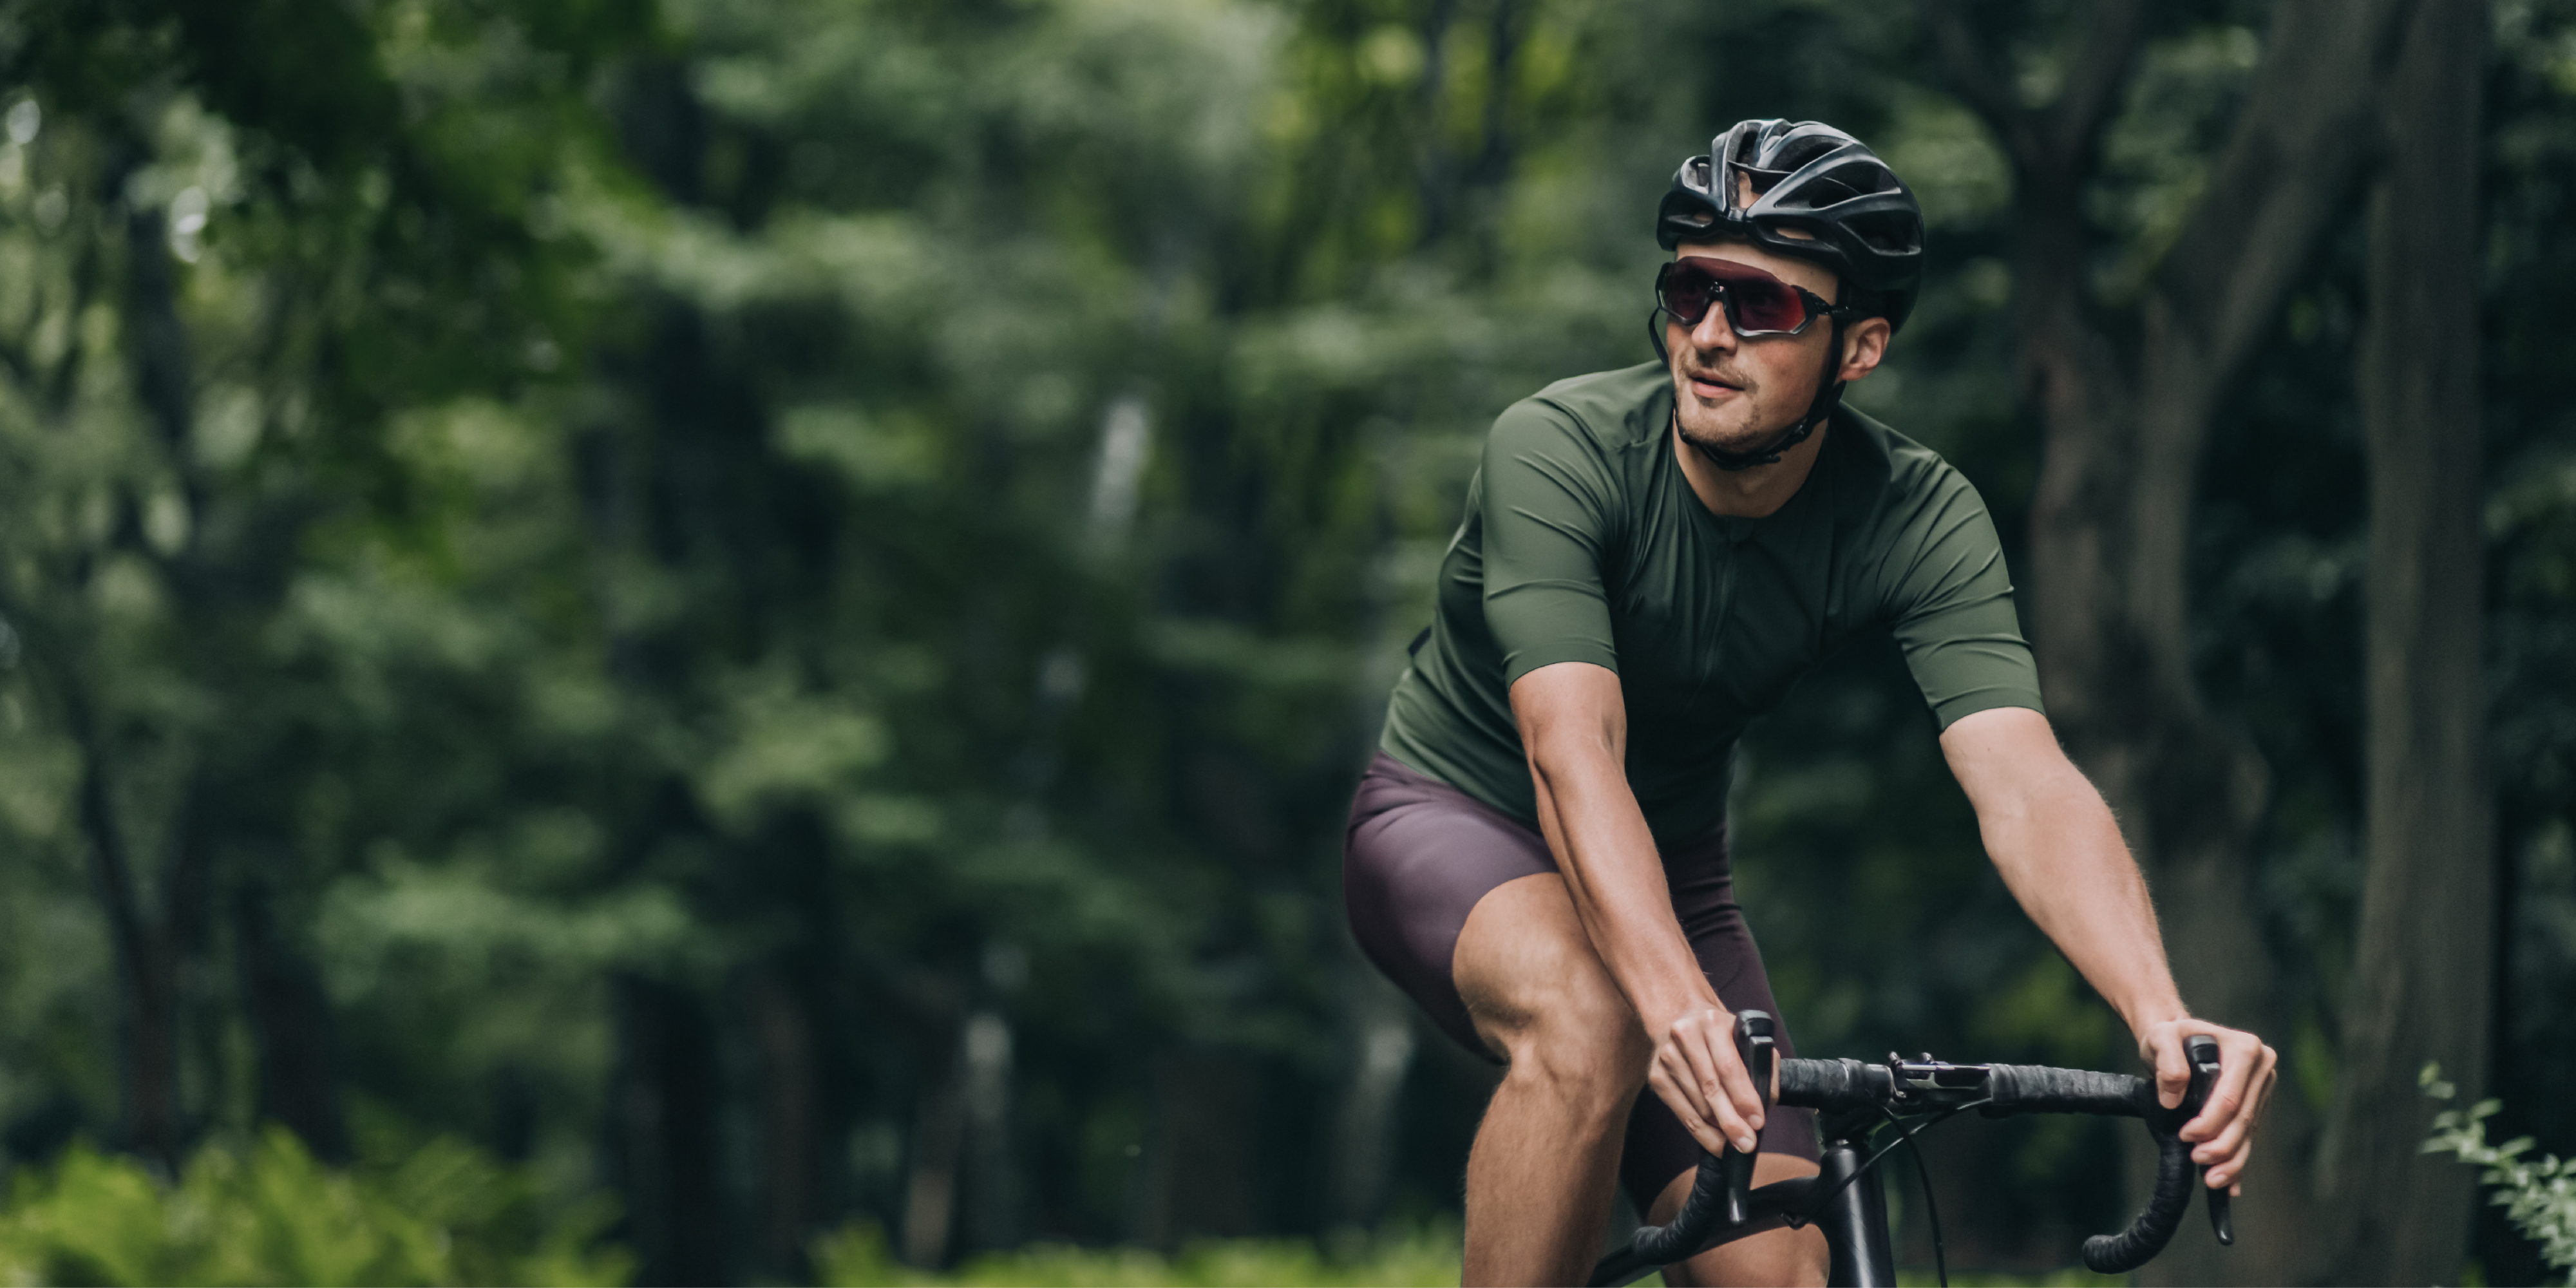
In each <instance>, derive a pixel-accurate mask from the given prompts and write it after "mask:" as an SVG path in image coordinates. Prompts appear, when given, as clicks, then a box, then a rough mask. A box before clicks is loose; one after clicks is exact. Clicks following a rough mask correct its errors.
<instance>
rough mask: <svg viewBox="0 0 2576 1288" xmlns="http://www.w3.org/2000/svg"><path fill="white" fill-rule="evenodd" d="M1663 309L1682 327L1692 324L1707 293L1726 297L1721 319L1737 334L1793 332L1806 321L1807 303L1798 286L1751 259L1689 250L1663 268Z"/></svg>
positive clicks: (1701, 310) (1699, 315) (1701, 311)
mask: <svg viewBox="0 0 2576 1288" xmlns="http://www.w3.org/2000/svg"><path fill="white" fill-rule="evenodd" d="M1662 295H1663V302H1664V308H1665V309H1666V310H1668V311H1670V312H1671V313H1672V315H1673V316H1674V317H1676V318H1678V319H1680V320H1681V323H1682V325H1684V326H1697V325H1699V320H1700V319H1701V318H1702V317H1704V316H1706V315H1707V313H1708V306H1709V301H1710V300H1711V298H1712V297H1718V296H1723V297H1724V299H1725V301H1726V323H1727V325H1728V326H1729V327H1732V328H1734V330H1735V332H1736V334H1738V335H1765V334H1772V333H1777V332H1784V331H1785V332H1795V331H1797V330H1799V329H1800V328H1802V327H1804V326H1806V324H1807V303H1806V301H1805V300H1804V299H1803V298H1801V297H1800V296H1799V294H1798V291H1797V288H1795V287H1793V286H1791V285H1789V284H1788V283H1787V282H1783V281H1781V280H1780V279H1779V278H1776V277H1773V276H1772V275H1770V274H1769V273H1766V272H1763V271H1762V270H1761V269H1758V268H1755V267H1753V266H1752V265H1750V264H1739V263H1736V262H1735V261H1733V260H1729V259H1704V258H1702V257H1700V256H1697V255H1694V256H1692V257H1690V258H1688V259H1681V260H1675V261H1673V262H1672V263H1670V264H1668V265H1666V266H1665V268H1664V274H1663V283H1662Z"/></svg>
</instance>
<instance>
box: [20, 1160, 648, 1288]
mask: <svg viewBox="0 0 2576 1288" xmlns="http://www.w3.org/2000/svg"><path fill="white" fill-rule="evenodd" d="M614 1216H615V1210H614V1208H613V1207H611V1206H610V1205H609V1204H608V1203H607V1202H606V1201H605V1200H604V1199H594V1200H591V1201H589V1202H586V1203H581V1204H577V1205H575V1206H573V1207H571V1208H569V1209H567V1210H565V1211H562V1212H558V1213H555V1214H553V1215H551V1216H545V1215H542V1214H541V1213H540V1212H539V1210H538V1204H537V1198H536V1195H535V1192H534V1190H533V1189H532V1188H531V1186H530V1184H529V1182H528V1181H527V1179H526V1178H525V1177H524V1176H522V1175H521V1174H519V1173H518V1172H516V1171H514V1170H512V1169H510V1168H507V1167H504V1166H501V1165H499V1164H497V1163H495V1162H493V1161H492V1159H491V1158H490V1157H488V1156H487V1155H485V1154H483V1153H482V1152H481V1151H479V1150H476V1149H474V1148H473V1147H471V1146H468V1145H466V1144H464V1143H462V1142H460V1141H457V1140H454V1139H452V1138H447V1137H441V1138H438V1139H435V1140H432V1141H430V1142H429V1143H428V1144H427V1145H425V1146H423V1147H422V1148H420V1149H418V1150H416V1151H414V1152H412V1153H410V1154H409V1155H408V1156H406V1157H404V1158H402V1159H400V1160H398V1161H395V1162H393V1163H391V1164H390V1165H387V1166H383V1167H380V1168H369V1169H360V1170H357V1171H349V1172H344V1171H337V1170H334V1169H331V1168H328V1167H325V1166H323V1165H322V1164H320V1163H318V1162H316V1161H315V1160H314V1158H313V1156H312V1155H311V1154H310V1153H309V1152H307V1151H306V1150H305V1149H304V1147H303V1146H302V1144H300V1143H299V1142H298V1141H297V1140H296V1139H295V1137H294V1136H293V1135H291V1134H290V1133H288V1132H287V1131H286V1130H285V1129H283V1128H277V1127H272V1128H270V1129H268V1130H267V1131H265V1132H263V1133H262V1134H261V1135H260V1136H259V1138H258V1139H257V1140H256V1141H252V1142H246V1143H243V1144H239V1145H224V1144H219V1145H209V1146H207V1147H205V1148H203V1149H200V1150H199V1151H198V1152H197V1154H196V1156H195V1157H194V1158H192V1159H191V1160H189V1162H188V1165H187V1167H186V1168H185V1169H184V1170H183V1171H182V1172H181V1174H180V1176H179V1179H178V1181H177V1183H176V1184H165V1183H163V1182H162V1181H160V1180H158V1179H156V1178H155V1177H154V1176H153V1175H152V1174H151V1173H150V1172H149V1171H148V1170H146V1169H145V1168H144V1167H143V1166H142V1165H141V1164H139V1163H137V1162H135V1161H134V1160H133V1159H130V1158H123V1157H118V1156H114V1155H108V1154H101V1153H99V1152H98V1151H97V1150H95V1149H92V1148H91V1147H90V1146H89V1145H88V1144H87V1143H85V1142H84V1143H76V1144H74V1145H73V1146H72V1147H71V1148H70V1149H69V1150H66V1151H65V1152H64V1153H63V1155H62V1157H61V1158H59V1159H58V1160H56V1161H55V1162H54V1163H53V1164H51V1165H50V1166H46V1167H31V1168H27V1169H24V1170H22V1171H20V1172H19V1173H18V1174H17V1175H16V1176H15V1177H14V1178H12V1185H11V1191H10V1195H9V1202H8V1206H7V1208H6V1209H5V1210H0V1281H6V1282H9V1283H24V1284H39V1283H44V1284H210V1285H211V1284H242V1285H258V1284H389V1285H390V1284H565V1285H579V1284H601V1285H606V1284H622V1283H625V1282H626V1281H627V1280H628V1278H629V1277H630V1276H631V1275H632V1273H633V1270H634V1259H633V1258H632V1257H631V1256H629V1255H628V1254H627V1253H626V1252H625V1251H624V1250H622V1249H619V1248H616V1247H614V1246H611V1245H607V1244H603V1243H601V1242H600V1240H599V1235H600V1232H601V1231H602V1230H604V1229H605V1228H606V1227H607V1226H608V1224H609V1223H610V1222H611V1220H613V1219H614Z"/></svg>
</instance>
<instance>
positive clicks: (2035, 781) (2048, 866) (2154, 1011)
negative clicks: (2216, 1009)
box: [1942, 712, 2187, 1033]
mask: <svg viewBox="0 0 2576 1288" xmlns="http://www.w3.org/2000/svg"><path fill="white" fill-rule="evenodd" d="M1998 714H2001V713H1998ZM2012 714H2015V715H2022V714H2027V715H2028V716H2029V717H2030V719H2029V721H2028V722H2026V723H2029V724H2032V725H2034V726H2035V728H2036V737H2037V738H2038V739H2039V740H2040V746H2038V747H2034V748H2029V749H2015V750H2018V751H2019V752H2020V754H2017V755H2010V756H2005V757H1993V756H1977V755H1973V754H1966V753H1968V752H1969V750H1970V749H1968V748H1966V747H1961V746H1957V745H1954V738H1953V737H1952V735H1948V734H1945V735H1944V736H1943V738H1942V745H1943V748H1944V750H1945V751H1949V752H1951V757H1950V759H1951V763H1952V765H1953V767H1954V768H1956V769H1958V770H1959V771H1960V785H1961V786H1963V787H1965V788H1966V789H1967V790H1968V795H1969V798H1970V800H1972V801H1973V802H1975V804H1976V806H1977V823H1978V827H1979V829H1980V830H1981V831H1982V833H1983V834H1984V839H1985V844H1986V852H1987V854H1988V855H1990V856H1991V857H1992V858H1993V859H1994V863H1995V868H1996V870H1997V871H1998V872H2000V873H2001V874H2002V875H2003V879H2004V884H2005V886H2006V887H2008V888H2010V889H2011V891H2012V892H2013V897H2014V898H2015V899H2017V900H2019V901H2020V902H2021V906H2022V908H2023V910H2025V911H2027V912H2028V913H2029V914H2030V918H2031V920H2032V921H2034V922H2036V923H2038V925H2039V928H2040V929H2041V930H2042V931H2043V932H2045V933H2046V934H2047V935H2048V937H2049V939H2050V940H2051V941H2052V942H2054V943H2055V944H2056V945H2057V947H2058V950H2059V951H2060V952H2063V953H2065V954H2066V959H2067V960H2068V961H2070V962H2072V963H2074V965H2075V969H2076V970H2077V971H2079V972H2081V973H2082V974H2083V976H2084V978H2085V980H2086V981H2087V982H2088V983H2090V984H2092V986H2093V988H2094V990H2095V991H2096V992H2099V993H2100V994H2101V995H2102V997H2103V999H2104V1000H2105V1001H2108V1002H2109V1003H2111V1005H2112V1006H2113V1007H2114V1008H2116V1009H2117V1010H2118V1011H2119V1012H2120V1015H2121V1018H2122V1019H2124V1020H2126V1021H2127V1022H2128V1025H2129V1028H2130V1030H2131V1031H2132V1032H2136V1033H2143V1032H2145V1030H2146V1027H2147V1026H2148V1025H2150V1024H2155V1023H2158V1022H2161V1021H2164V1020H2173V1019H2180V1018H2182V1017H2183V1016H2184V1015H2185V1014H2187V1012H2186V1011H2185V1009H2184V1007H2183V1003H2182V995H2181V993H2180V991H2179V990H2177V989H2176V988H2175V987H2174V980H2173V971H2172V968H2171V967H2170V966H2169V965H2168V963H2167V962H2166V960H2165V949H2164V938H2163V936H2162V934H2161V933H2160V932H2159V930H2158V929H2157V926H2156V912H2155V905H2154V903H2153V902H2152V901H2151V900H2150V899H2149V898H2148V895H2147V884H2146V881H2145V879H2144V878H2143V877H2141V876H2140V875H2139V873H2138V865H2137V862H2136V861H2135V860H2134V859H2132V858H2131V857H2130V856H2129V847H2128V843H2127V842H2126V841H2124V840H2122V839H2121V837H2120V828H2119V824H2118V823H2117V822H2115V821H2114V820H2113V819H2112V817H2111V810H2110V807H2109V806H2108V805H2105V804H2104V803H2103V801H2102V794H2101V793H2100V792H2099V791H2097V790H2095V789H2094V787H2093V784H2092V783H2091V782H2090V781H2088V780H2087V779H2086V778H2085V777H2084V775H2083V774H2082V773H2081V772H2079V771H2078V770H2077V769H2076V768H2075V766H2074V765H2073V764H2071V763H2069V762H2068V761H2067V760H2066V758H2065V756H2064V754H2063V753H2061V752H2059V751H2058V750H2057V743H2056V740H2055V738H2054V736H2053V735H2050V734H2049V733H2048V732H2047V726H2046V724H2045V722H2044V721H2042V720H2040V718H2039V717H2038V715H2037V713H2035V712H2033V713H2012ZM1991 723H1996V724H2001V723H2003V722H2000V721H1997V722H1991ZM1958 732H1959V733H1960V734H1962V735H1963V739H1962V740H1964V737H1973V736H1976V735H1978V734H1980V733H1988V732H1989V731H1984V730H1970V729H1961V730H1958ZM2000 732H2001V735H2002V736H2003V737H2004V738H2006V739H2010V738H2012V737H2015V736H2017V735H2019V734H2022V733H2026V732H2027V731H2021V730H2014V729H2011V728H2009V727H2007V728H2006V729H2004V730H2002V731H2000Z"/></svg>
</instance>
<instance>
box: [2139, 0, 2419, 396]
mask: <svg viewBox="0 0 2576 1288" xmlns="http://www.w3.org/2000/svg"><path fill="white" fill-rule="evenodd" d="M2413 8H2414V0H2281V4H2280V7H2279V8H2277V9H2276V10H2274V11H2273V20H2272V29H2271V31H2270V32H2269V33H2267V34H2266V36H2265V38H2264V42H2263V59H2262V62H2261V63H2260V64H2258V65H2257V66H2256V67H2255V69H2254V92H2253V95H2252V97H2251V98H2250V99H2249V100H2248V101H2247V103H2246V105H2245V110H2244V111H2243V113H2242V114H2241V115H2239V116H2238V118H2237V125H2236V130H2235V132H2234V134H2233V135H2232V136H2231V137H2230V138H2229V140H2228V143H2227V147H2226V149H2225V150H2224V151H2223V152H2222V153H2221V154H2220V160H2219V163H2218V165H2217V166H2216V167H2214V168H2213V169H2212V171H2211V173H2210V177H2209V185H2208V190H2207V195H2206V196H2205V197H2203V198H2202V200H2201V202H2200V205H2199V207H2198V208H2197V209H2196V210H2194V211H2193V213H2192V218H2191V222H2190V223H2189V224H2187V225H2185V227H2184V229H2183V232H2182V235H2181V237H2179V238H2178V239H2176V240H2175V242H2174V246H2173V249H2172V250H2170V251H2168V252H2167V253H2166V255H2165V258H2164V261H2163V262H2162V263H2161V264H2159V265H2158V266H2157V269H2156V281H2155V284H2156V293H2157V294H2158V295H2159V296H2160V297H2161V304H2162V306H2163V307H2164V308H2165V309H2166V310H2167V311H2168V315H2169V317H2170V318H2171V319H2172V321H2174V322H2175V323H2177V324H2180V325H2181V326H2182V327H2183V328H2184V329H2186V330H2187V331H2189V332H2190V333H2191V334H2192V335H2193V336H2194V337H2195V338H2196V339H2197V342H2198V345H2197V347H2198V350H2199V352H2198V355H2197V357H2198V359H2199V363H2200V365H2201V368H2202V370H2203V371H2204V372H2205V373H2206V374H2207V375H2208V376H2209V377H2210V378H2211V379H2212V380H2214V381H2215V380H2223V379H2224V378H2225V374H2226V373H2227V372H2229V371H2232V370H2233V369H2234V368H2235V367H2236V366H2238V365H2239V364H2241V363H2242V362H2243V361H2244V360H2245V359H2246V358H2247V357H2248V356H2250V355H2251V354H2252V352H2253V350H2254V348H2255V346H2257V345H2258V344H2260V343H2261V342H2262V339H2263V336H2264V334H2265V333H2266V331H2267V330H2268V329H2269V327H2270V325H2271V321H2272V317H2273V314H2274V312H2275V311H2276V310H2277V309H2278V308H2279V306H2280V303H2281V300H2282V297H2283V296H2284V295H2286V294H2287V293H2288V291H2289V289H2290V286H2291V284H2292V283H2293V282H2295V281H2296V280H2297V278H2298V275H2299V273H2300V272H2301V271H2303V270H2304V269H2305V268H2306V266H2307V265H2308V263H2309V262H2310V259H2311V258H2312V255H2313V253H2314V251H2315V249H2316V247H2317V246H2318V245H2319V244H2320V242H2321V236H2320V235H2321V234H2322V233H2324V232H2325V230H2326V228H2327V226H2328V225H2329V224H2331V223H2332V222H2334V220H2335V219H2336V217H2337V215H2338V213H2346V214H2350V215H2351V216H2352V217H2355V218H2358V217H2359V214H2360V210H2361V206H2360V203H2359V202H2358V201H2356V200H2355V196H2354V194H2355V191H2356V188H2357V184H2358V183H2359V180H2360V177H2361V175H2362V172H2363V170H2364V169H2365V162H2366V161H2367V160H2368V159H2369V158H2370V157H2371V156H2372V155H2373V154H2375V153H2376V152H2377V151H2378V150H2379V149H2380V136H2381V125H2380V120H2379V115H2378V110H2377V107H2376V104H2377V102H2378V94H2379V87H2380V85H2381V82H2382V81H2383V80H2384V79H2385V78H2386V76H2387V74H2388V72H2389V69H2390V67H2391V65H2392V64H2393V61H2394V57H2395V53H2396V49H2397V42H2396V41H2395V40H2394V39H2393V37H2394V35H2395V34H2396V32H2397V31H2398V30H2400V29H2401V27H2402V25H2403V22H2404V20H2405V19H2406V17H2407V16H2408V15H2409V14H2410V13H2411V12H2412V11H2413Z"/></svg>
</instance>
